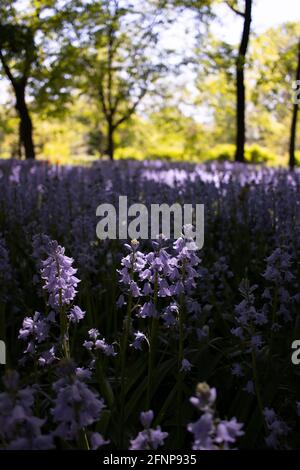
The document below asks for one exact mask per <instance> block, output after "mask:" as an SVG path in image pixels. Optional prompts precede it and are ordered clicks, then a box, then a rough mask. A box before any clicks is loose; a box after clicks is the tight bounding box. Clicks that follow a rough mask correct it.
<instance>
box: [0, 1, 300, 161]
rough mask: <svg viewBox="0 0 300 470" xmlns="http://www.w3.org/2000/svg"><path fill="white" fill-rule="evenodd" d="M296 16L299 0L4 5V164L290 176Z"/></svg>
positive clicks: (299, 145)
mask: <svg viewBox="0 0 300 470" xmlns="http://www.w3.org/2000/svg"><path fill="white" fill-rule="evenodd" d="M298 7H299V5H298V2H297V1H295V0H285V1H282V0H227V1H221V0H182V1H181V0H131V1H130V0H97V1H96V0H81V1H80V0H18V1H13V0H1V2H0V157H1V158H36V159H46V160H48V161H51V162H53V163H57V164H65V163H80V164H88V163H90V162H91V161H94V160H98V159H99V158H111V159H123V158H133V159H169V160H183V161H197V162H202V161H207V160H212V159H215V160H216V159H217V160H236V161H241V162H242V161H246V162H252V163H264V164H268V165H282V166H287V165H288V164H289V165H290V167H292V168H293V167H294V166H295V164H297V162H300V135H299V133H298V135H297V114H298V103H297V100H295V96H296V92H297V80H299V79H300V77H299V74H300V65H299V63H300V9H299V8H298ZM293 87H294V88H293Z"/></svg>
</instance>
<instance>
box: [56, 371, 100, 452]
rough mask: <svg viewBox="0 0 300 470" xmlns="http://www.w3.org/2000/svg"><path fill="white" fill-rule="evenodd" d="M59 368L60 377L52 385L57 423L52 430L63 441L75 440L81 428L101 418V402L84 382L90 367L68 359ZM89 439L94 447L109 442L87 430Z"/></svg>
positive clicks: (96, 394)
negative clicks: (75, 365)
mask: <svg viewBox="0 0 300 470" xmlns="http://www.w3.org/2000/svg"><path fill="white" fill-rule="evenodd" d="M60 372H61V375H62V377H60V378H59V379H58V380H57V381H56V382H54V383H53V385H52V388H53V391H54V393H55V398H54V399H53V407H52V409H51V414H52V416H53V421H54V422H55V423H56V425H57V427H56V429H55V430H54V433H53V434H54V436H58V437H60V438H61V439H63V440H64V441H71V442H74V441H75V442H76V441H77V442H78V441H79V440H80V433H81V432H82V430H85V429H86V428H88V427H89V426H91V425H92V424H94V423H96V422H97V421H99V420H100V417H101V412H102V410H103V408H104V402H103V400H102V399H101V398H100V397H99V395H98V393H97V392H95V391H94V390H92V389H91V388H90V387H89V386H88V385H87V384H86V382H85V381H86V380H89V379H91V372H90V371H89V370H87V369H82V368H77V369H76V368H75V367H74V365H73V364H72V363H67V364H64V365H63V367H62V368H61V371H60ZM89 439H90V442H91V447H92V448H93V449H97V448H99V447H101V446H102V445H104V444H106V443H108V441H105V440H104V439H103V437H102V436H101V435H100V434H99V433H94V432H90V433H89Z"/></svg>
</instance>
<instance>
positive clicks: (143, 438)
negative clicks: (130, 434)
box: [129, 410, 168, 450]
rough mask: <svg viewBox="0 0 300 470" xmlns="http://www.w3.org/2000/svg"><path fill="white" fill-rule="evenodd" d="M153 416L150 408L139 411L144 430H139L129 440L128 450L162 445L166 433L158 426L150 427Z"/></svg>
mask: <svg viewBox="0 0 300 470" xmlns="http://www.w3.org/2000/svg"><path fill="white" fill-rule="evenodd" d="M153 417H154V415H153V411H152V410H149V411H144V412H142V413H141V415H140V421H141V423H142V425H143V426H144V430H143V431H141V432H139V433H138V435H137V436H136V438H135V439H132V440H131V441H130V447H129V449H130V450H157V449H158V447H161V446H162V445H164V441H165V439H166V438H167V437H168V433H167V432H163V431H162V430H161V428H160V426H157V427H156V428H155V429H152V428H150V426H151V423H152V421H153Z"/></svg>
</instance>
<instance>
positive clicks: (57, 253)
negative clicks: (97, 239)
mask: <svg viewBox="0 0 300 470" xmlns="http://www.w3.org/2000/svg"><path fill="white" fill-rule="evenodd" d="M33 253H34V257H36V258H37V257H38V255H40V256H44V257H46V259H45V260H39V262H38V263H37V265H38V266H40V274H41V279H42V281H43V289H45V290H46V292H47V294H48V300H47V303H48V305H49V307H50V311H49V312H48V313H47V314H43V313H40V312H35V313H34V315H33V316H32V317H25V318H24V320H23V324H22V327H21V329H20V331H19V339H21V340H24V341H26V342H27V346H26V349H25V351H24V353H25V355H26V356H29V357H32V358H33V359H35V360H37V362H38V364H39V365H40V366H45V365H49V364H51V363H53V362H54V361H55V360H56V359H57V357H56V354H58V352H59V351H58V350H59V349H60V341H61V338H62V336H64V337H67V336H68V328H69V327H68V325H71V324H77V323H79V322H80V321H81V320H83V318H84V317H85V312H84V311H83V310H81V308H80V307H79V306H78V305H74V304H72V303H71V302H72V301H73V300H74V298H75V296H76V287H77V284H78V283H79V279H78V278H77V277H75V276H74V274H76V271H77V270H76V269H75V268H73V266H72V264H73V259H72V258H69V257H68V256H66V255H65V254H64V253H65V250H64V248H63V247H61V246H60V245H59V244H58V243H57V241H55V240H51V239H50V238H49V237H48V236H45V235H41V236H39V237H38V236H37V237H35V238H34V240H33ZM59 313H60V314H63V315H65V320H66V321H67V328H66V331H64V332H62V331H59V330H58V328H57V321H58V314H59ZM49 343H50V344H49ZM45 344H46V345H47V346H48V348H47V349H45ZM26 356H25V357H26ZM22 362H24V358H23V359H22Z"/></svg>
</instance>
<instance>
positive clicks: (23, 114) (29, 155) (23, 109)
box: [15, 85, 35, 159]
mask: <svg viewBox="0 0 300 470" xmlns="http://www.w3.org/2000/svg"><path fill="white" fill-rule="evenodd" d="M15 92H16V110H17V112H18V115H19V118H20V138H21V141H22V144H23V146H24V151H25V158H26V159H34V158H35V151H34V144H33V136H32V121H31V118H30V115H29V111H28V108H27V104H26V101H25V87H24V86H22V85H18V86H16V87H15Z"/></svg>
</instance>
